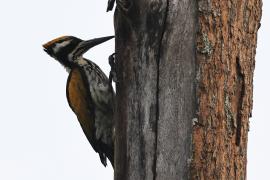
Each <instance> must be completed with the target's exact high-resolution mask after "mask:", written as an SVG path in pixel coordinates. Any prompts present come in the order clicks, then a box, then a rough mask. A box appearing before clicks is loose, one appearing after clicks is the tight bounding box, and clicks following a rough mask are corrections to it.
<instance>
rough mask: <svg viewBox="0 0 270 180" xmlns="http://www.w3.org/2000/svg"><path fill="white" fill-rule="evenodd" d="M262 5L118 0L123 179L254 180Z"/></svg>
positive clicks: (118, 159)
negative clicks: (250, 158)
mask: <svg viewBox="0 0 270 180" xmlns="http://www.w3.org/2000/svg"><path fill="white" fill-rule="evenodd" d="M261 6H262V2H261V0H248V1H247V0H243V1H223V0H189V1H188V0H118V1H117V8H116V11H115V17H114V21H115V33H116V59H117V62H116V63H117V64H116V68H117V84H116V90H117V108H116V117H117V118H115V119H116V120H115V122H116V141H115V177H114V178H115V180H144V179H145V180H148V179H149V180H150V179H151V180H152V179H154V180H179V179H181V180H184V179H200V180H201V179H205V180H209V179H218V180H220V179H224V180H228V179H245V178H246V163H247V135H248V126H249V117H250V116H251V110H252V89H253V87H252V81H253V71H254V63H255V52H256V42H257V31H258V29H259V27H260V23H259V22H260V18H261Z"/></svg>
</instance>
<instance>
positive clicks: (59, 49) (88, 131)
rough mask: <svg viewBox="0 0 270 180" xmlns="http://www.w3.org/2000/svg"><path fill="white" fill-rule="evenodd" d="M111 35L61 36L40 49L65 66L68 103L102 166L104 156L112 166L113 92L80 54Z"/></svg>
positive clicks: (94, 68)
mask: <svg viewBox="0 0 270 180" xmlns="http://www.w3.org/2000/svg"><path fill="white" fill-rule="evenodd" d="M113 37H114V36H108V37H102V38H96V39H91V40H87V41H84V40H81V39H79V38H76V37H73V36H62V37H59V38H56V39H54V40H52V41H49V42H48V43H46V44H44V45H43V48H44V51H45V52H47V53H48V54H49V55H50V56H51V57H53V58H54V59H56V60H57V61H58V62H59V63H60V64H62V65H63V66H64V67H65V68H66V69H67V71H68V73H69V76H68V80H67V85H66V96H67V100H68V103H69V106H70V108H71V109H72V110H73V112H74V113H75V114H76V115H77V119H78V121H79V123H80V125H81V127H82V130H83V132H84V134H85V136H86V137H87V139H88V141H89V142H90V144H91V146H92V147H93V149H94V150H95V152H97V153H99V157H100V161H101V163H102V164H103V165H104V166H105V167H106V166H107V158H108V159H109V160H110V162H111V164H112V166H113V165H114V147H113V112H114V108H113V107H114V99H115V93H114V90H113V88H112V85H111V83H110V82H109V79H108V77H107V76H106V75H105V74H104V72H102V70H101V69H100V68H99V66H98V65H96V64H95V63H94V62H92V61H90V60H88V59H85V58H84V57H83V54H84V53H85V52H86V51H88V50H89V49H90V48H92V47H94V46H96V45H98V44H101V43H103V42H105V41H108V40H110V39H112V38H113Z"/></svg>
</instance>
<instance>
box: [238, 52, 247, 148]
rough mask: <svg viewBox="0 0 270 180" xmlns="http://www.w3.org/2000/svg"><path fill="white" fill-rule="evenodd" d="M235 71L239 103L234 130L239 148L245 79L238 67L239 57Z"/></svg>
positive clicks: (239, 66)
mask: <svg viewBox="0 0 270 180" xmlns="http://www.w3.org/2000/svg"><path fill="white" fill-rule="evenodd" d="M236 65H237V67H236V70H237V76H238V78H239V80H240V83H241V87H240V93H239V94H240V97H239V102H238V104H239V105H238V109H237V129H236V145H237V146H239V145H240V143H241V129H242V120H243V118H242V109H243V108H242V107H243V100H244V95H245V79H244V74H243V73H242V70H241V65H240V59H239V57H237V58H236Z"/></svg>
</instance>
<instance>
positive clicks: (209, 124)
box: [191, 0, 262, 180]
mask: <svg viewBox="0 0 270 180" xmlns="http://www.w3.org/2000/svg"><path fill="white" fill-rule="evenodd" d="M261 6H262V2H261V0H241V1H240V0H237V1H223V0H212V1H205V0H200V1H198V10H199V14H198V22H199V24H198V26H199V34H198V37H197V51H198V52H197V63H198V69H197V83H198V84H197V96H198V112H197V113H198V118H197V119H196V121H195V125H194V127H193V161H192V166H191V170H192V171H191V172H192V176H191V177H192V179H200V180H203V179H205V180H208V179H225V180H227V179H245V178H246V163H247V136H248V129H249V117H250V116H251V110H252V91H253V84H252V83H253V71H254V64H255V52H256V44H257V31H258V29H259V26H260V24H259V22H260V18H261Z"/></svg>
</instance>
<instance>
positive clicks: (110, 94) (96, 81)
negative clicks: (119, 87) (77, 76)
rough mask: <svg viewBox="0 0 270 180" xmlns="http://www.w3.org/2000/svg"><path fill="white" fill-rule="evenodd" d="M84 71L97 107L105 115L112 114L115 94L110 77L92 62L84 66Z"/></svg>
mask: <svg viewBox="0 0 270 180" xmlns="http://www.w3.org/2000/svg"><path fill="white" fill-rule="evenodd" d="M83 69H84V71H85V73H84V74H85V75H86V78H87V81H88V83H87V84H88V86H89V91H90V94H91V98H92V100H93V101H94V103H95V107H96V108H98V110H100V111H104V113H108V112H110V113H112V111H113V106H114V97H115V93H114V91H113V88H112V85H111V83H110V82H109V79H108V77H107V76H106V75H105V74H104V72H103V71H102V70H101V69H100V68H99V66H98V65H96V64H94V63H92V62H89V64H87V65H85V66H83Z"/></svg>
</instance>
